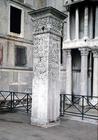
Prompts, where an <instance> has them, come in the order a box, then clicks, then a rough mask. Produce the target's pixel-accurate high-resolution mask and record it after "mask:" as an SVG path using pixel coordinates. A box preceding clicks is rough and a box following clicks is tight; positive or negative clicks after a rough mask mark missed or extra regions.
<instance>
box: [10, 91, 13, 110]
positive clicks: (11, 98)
mask: <svg viewBox="0 0 98 140" xmlns="http://www.w3.org/2000/svg"><path fill="white" fill-rule="evenodd" d="M10 95H11V106H10V110H11V112H12V108H13V107H12V106H13V103H12V102H13V95H12V92H10Z"/></svg>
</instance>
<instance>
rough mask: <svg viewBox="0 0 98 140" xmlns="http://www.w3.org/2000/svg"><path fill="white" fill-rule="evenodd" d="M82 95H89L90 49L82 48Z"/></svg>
mask: <svg viewBox="0 0 98 140" xmlns="http://www.w3.org/2000/svg"><path fill="white" fill-rule="evenodd" d="M80 51H81V95H85V96H87V82H88V80H87V78H88V74H87V72H88V67H87V66H88V49H87V48H81V49H80Z"/></svg>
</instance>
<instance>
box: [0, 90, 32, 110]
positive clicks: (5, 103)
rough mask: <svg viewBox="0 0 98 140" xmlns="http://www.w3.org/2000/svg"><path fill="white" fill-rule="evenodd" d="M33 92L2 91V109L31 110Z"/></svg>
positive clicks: (0, 101)
mask: <svg viewBox="0 0 98 140" xmlns="http://www.w3.org/2000/svg"><path fill="white" fill-rule="evenodd" d="M31 95H32V94H31V93H22V92H11V91H0V111H4V110H8V111H15V110H16V109H19V110H20V109H21V110H25V111H27V112H29V111H30V110H31V103H32V96H31Z"/></svg>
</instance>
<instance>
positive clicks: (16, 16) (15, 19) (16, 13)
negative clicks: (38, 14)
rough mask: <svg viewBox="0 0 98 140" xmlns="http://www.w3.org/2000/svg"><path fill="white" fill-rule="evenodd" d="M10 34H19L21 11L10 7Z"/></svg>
mask: <svg viewBox="0 0 98 140" xmlns="http://www.w3.org/2000/svg"><path fill="white" fill-rule="evenodd" d="M10 32H13V33H17V34H20V33H21V10H20V9H17V8H15V7H13V6H11V7H10Z"/></svg>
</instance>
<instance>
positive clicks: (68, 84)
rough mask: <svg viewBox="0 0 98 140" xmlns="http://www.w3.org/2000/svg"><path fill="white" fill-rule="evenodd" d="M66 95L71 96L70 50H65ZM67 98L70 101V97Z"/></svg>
mask: <svg viewBox="0 0 98 140" xmlns="http://www.w3.org/2000/svg"><path fill="white" fill-rule="evenodd" d="M66 56H67V58H66V94H70V95H72V56H71V50H66ZM70 95H69V98H70V99H71V96H70Z"/></svg>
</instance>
